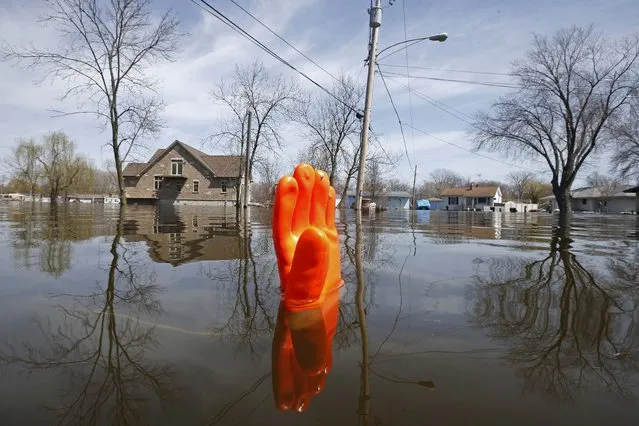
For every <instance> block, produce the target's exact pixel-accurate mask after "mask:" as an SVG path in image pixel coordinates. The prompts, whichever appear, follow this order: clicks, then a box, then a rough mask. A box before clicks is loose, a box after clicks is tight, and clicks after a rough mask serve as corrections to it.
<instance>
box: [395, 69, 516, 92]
mask: <svg viewBox="0 0 639 426" xmlns="http://www.w3.org/2000/svg"><path fill="white" fill-rule="evenodd" d="M386 75H388V76H393V77H407V75H405V74H400V73H395V72H392V71H391V72H386ZM408 77H409V78H414V79H420V80H433V81H447V82H450V83H463V84H474V85H479V86H489V87H503V88H506V89H521V86H520V85H518V84H514V83H501V82H492V81H475V80H459V79H454V78H443V77H427V76H422V75H410V76H408Z"/></svg>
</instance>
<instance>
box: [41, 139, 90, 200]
mask: <svg viewBox="0 0 639 426" xmlns="http://www.w3.org/2000/svg"><path fill="white" fill-rule="evenodd" d="M38 161H40V164H42V167H43V169H44V175H45V177H46V179H47V182H48V185H49V195H50V196H51V202H52V203H55V202H56V201H57V198H58V196H59V195H61V194H64V195H65V196H66V195H67V194H68V190H69V188H70V187H71V186H72V185H73V184H74V183H75V182H76V181H77V179H78V176H80V174H81V173H82V172H83V171H84V170H85V169H86V168H88V165H87V162H86V160H85V159H84V158H82V157H81V156H79V155H77V154H76V153H75V144H74V143H73V141H71V140H70V139H69V137H68V136H67V135H66V134H64V133H63V132H53V133H50V134H48V135H46V136H45V138H44V144H43V145H42V147H41V149H40V153H39V156H38Z"/></svg>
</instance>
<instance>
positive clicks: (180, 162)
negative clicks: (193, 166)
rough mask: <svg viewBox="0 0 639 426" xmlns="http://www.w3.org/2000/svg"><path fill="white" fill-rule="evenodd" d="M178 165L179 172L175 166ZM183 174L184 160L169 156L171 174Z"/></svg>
mask: <svg viewBox="0 0 639 426" xmlns="http://www.w3.org/2000/svg"><path fill="white" fill-rule="evenodd" d="M175 166H178V167H179V169H180V170H179V173H176V172H177V170H176V169H177V168H178V167H175ZM183 174H184V160H182V159H181V158H171V175H172V176H182V175H183Z"/></svg>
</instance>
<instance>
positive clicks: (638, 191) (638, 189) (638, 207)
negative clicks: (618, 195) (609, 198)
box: [623, 186, 639, 214]
mask: <svg viewBox="0 0 639 426" xmlns="http://www.w3.org/2000/svg"><path fill="white" fill-rule="evenodd" d="M623 192H625V193H627V194H635V214H639V186H635V187H634V188H628V189H626V190H625V191H623Z"/></svg>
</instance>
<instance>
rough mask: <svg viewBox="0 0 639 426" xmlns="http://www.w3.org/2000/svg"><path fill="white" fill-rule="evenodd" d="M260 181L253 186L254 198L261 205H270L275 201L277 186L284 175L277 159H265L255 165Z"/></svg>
mask: <svg viewBox="0 0 639 426" xmlns="http://www.w3.org/2000/svg"><path fill="white" fill-rule="evenodd" d="M255 166H256V168H257V170H258V173H259V181H258V182H257V184H254V185H253V190H252V192H253V198H254V199H255V200H256V201H258V202H260V203H270V202H271V201H272V200H273V194H274V191H275V186H276V185H277V182H278V180H279V179H280V177H281V175H282V169H281V167H280V166H281V165H280V163H278V161H277V159H273V158H265V159H262V160H260V161H259V162H257V163H256V164H255Z"/></svg>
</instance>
